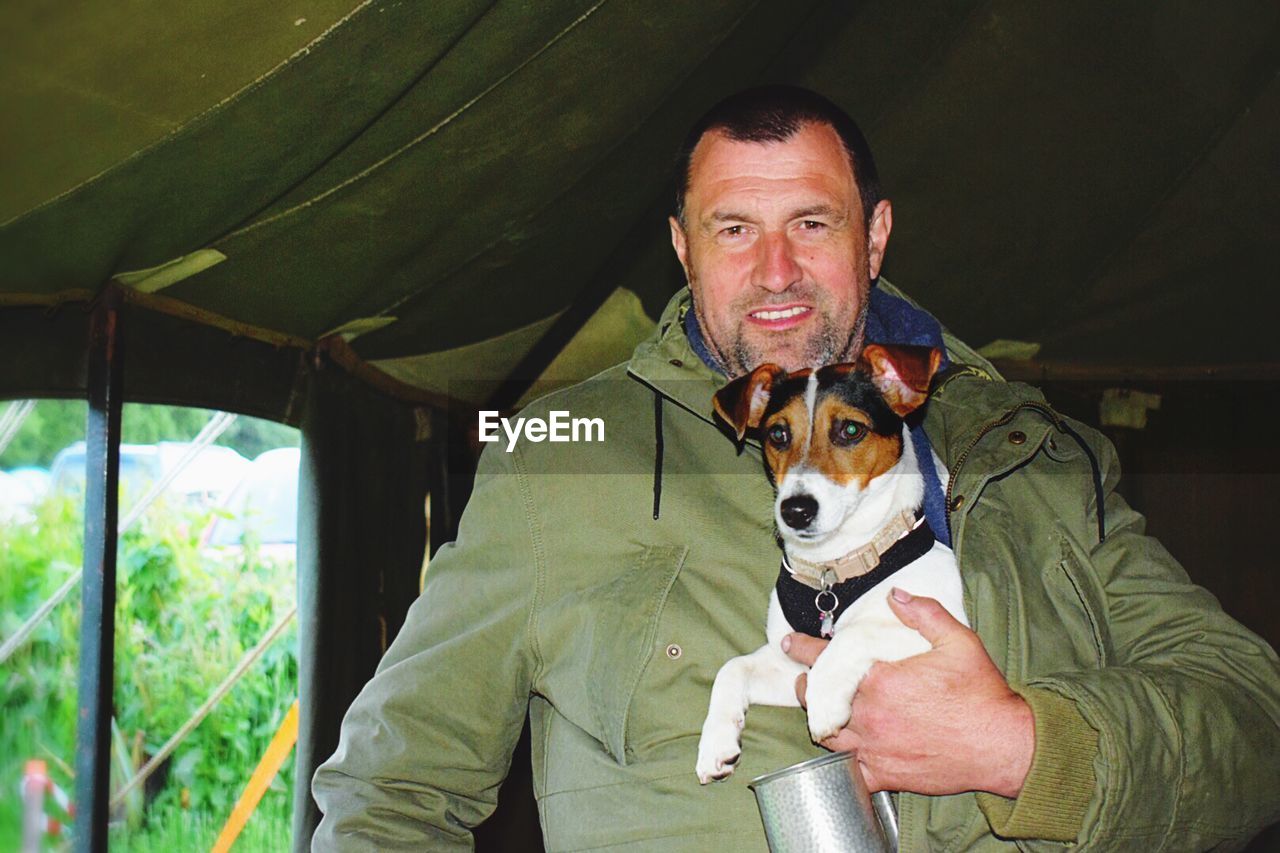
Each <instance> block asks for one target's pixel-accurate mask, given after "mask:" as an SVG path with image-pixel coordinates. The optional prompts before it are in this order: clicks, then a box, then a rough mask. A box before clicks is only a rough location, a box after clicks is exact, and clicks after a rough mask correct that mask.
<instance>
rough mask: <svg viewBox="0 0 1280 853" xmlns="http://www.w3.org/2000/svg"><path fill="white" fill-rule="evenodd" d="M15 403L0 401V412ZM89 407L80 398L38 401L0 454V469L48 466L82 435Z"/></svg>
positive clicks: (80, 438) (82, 436)
mask: <svg viewBox="0 0 1280 853" xmlns="http://www.w3.org/2000/svg"><path fill="white" fill-rule="evenodd" d="M16 405H17V403H16V402H15V403H0V412H4V411H6V410H7V408H8V407H9V406H16ZM88 415H89V406H88V404H87V403H85V401H84V400H41V401H40V402H38V403H37V404H36V407H35V408H34V409H33V410H32V411H31V414H29V415H28V416H27V419H26V421H24V422H23V424H22V429H20V430H18V434H17V435H15V436H14V437H13V441H11V442H9V446H8V447H6V448H5V449H4V452H3V453H0V469H4V470H8V469H10V468H19V467H22V466H23V465H38V466H40V467H41V468H48V467H49V463H50V462H52V461H53V457H54V456H57V455H58V451H59V450H61V449H62V448H64V447H66V446H67V445H68V444H71V443H72V442H75V441H80V440H82V439H83V438H84V425H85V420H86V418H87V417H88Z"/></svg>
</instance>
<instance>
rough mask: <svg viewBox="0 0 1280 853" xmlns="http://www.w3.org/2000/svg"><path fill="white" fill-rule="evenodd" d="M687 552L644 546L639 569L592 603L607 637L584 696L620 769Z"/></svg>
mask: <svg viewBox="0 0 1280 853" xmlns="http://www.w3.org/2000/svg"><path fill="white" fill-rule="evenodd" d="M687 553H688V549H687V548H679V547H674V546H649V547H646V548H645V549H644V551H643V553H642V554H641V555H640V557H639V560H638V564H637V565H635V566H634V567H633V568H632V570H630V571H627V572H624V573H623V574H622V575H621V576H620V577H618V578H616V579H614V580H612V581H611V582H610V584H609V588H608V589H607V590H603V591H602V593H601V594H600V595H598V596H594V598H593V601H592V605H591V606H592V608H593V609H594V611H595V612H594V613H593V616H592V618H593V620H594V621H595V623H596V624H598V625H603V626H608V637H607V638H605V641H603V642H596V643H593V645H592V648H591V650H590V656H589V658H588V661H587V666H586V683H585V685H584V692H585V695H586V699H587V705H588V707H589V708H590V713H591V715H592V716H593V717H594V723H595V726H596V730H597V731H598V732H600V734H601V737H602V742H603V743H604V746H605V748H606V749H607V750H608V751H609V754H610V755H612V756H613V758H614V760H615V761H617V762H618V763H619V764H626V763H627V762H626V755H627V717H628V711H629V709H630V707H631V701H632V698H633V696H634V695H635V692H636V686H637V685H638V684H639V683H640V677H641V675H643V673H644V671H645V668H646V667H647V666H648V665H649V661H650V659H651V658H652V657H653V654H654V648H655V645H654V638H655V636H656V635H657V631H658V623H659V621H660V619H661V617H662V609H663V607H664V606H665V604H666V601H667V595H668V593H670V592H671V586H672V584H673V583H674V582H675V579H676V576H677V575H679V574H680V568H681V566H683V565H684V560H685V556H686V555H687Z"/></svg>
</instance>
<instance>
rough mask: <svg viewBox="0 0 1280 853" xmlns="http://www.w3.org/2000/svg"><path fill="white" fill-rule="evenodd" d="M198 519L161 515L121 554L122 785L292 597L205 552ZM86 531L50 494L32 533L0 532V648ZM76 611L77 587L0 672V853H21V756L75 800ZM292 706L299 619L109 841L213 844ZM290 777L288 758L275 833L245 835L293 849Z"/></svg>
mask: <svg viewBox="0 0 1280 853" xmlns="http://www.w3.org/2000/svg"><path fill="white" fill-rule="evenodd" d="M207 520H208V519H207V516H199V515H192V514H190V513H188V512H181V511H178V510H176V509H173V508H166V507H164V506H163V505H157V506H155V507H152V509H150V510H149V511H148V513H147V515H146V516H144V518H143V519H142V520H141V521H140V522H139V524H137V525H135V526H134V528H133V529H131V530H130V531H129V532H127V533H126V534H125V535H124V536H123V537H122V539H121V542H120V548H119V557H118V560H117V575H118V577H117V606H116V631H115V641H116V652H115V661H116V663H115V678H116V687H115V703H114V709H115V724H116V729H117V732H118V741H117V748H116V750H115V752H116V754H117V759H118V760H120V761H122V762H123V763H126V764H128V765H130V767H129V769H128V772H129V774H130V775H132V774H133V773H134V772H136V769H137V768H138V767H139V766H141V764H142V763H144V762H145V761H146V760H147V757H148V756H150V755H152V754H154V753H155V752H156V751H157V750H158V749H159V748H160V747H161V745H162V744H164V742H165V741H167V740H168V739H169V737H170V736H171V735H172V734H173V733H174V732H176V731H177V730H178V728H179V727H180V726H182V724H183V723H184V722H186V721H187V719H188V718H189V717H190V716H191V714H192V713H193V712H194V711H195V710H196V709H197V708H198V707H199V706H200V705H201V704H202V703H203V702H204V701H205V699H206V698H207V697H208V696H209V695H210V694H211V693H212V692H213V690H214V688H215V687H216V686H217V685H218V684H219V683H220V682H221V681H222V680H223V679H224V678H225V677H226V676H227V675H228V674H229V673H230V672H231V670H232V669H233V668H234V667H235V665H236V664H237V663H238V662H239V661H240V659H241V658H242V657H243V656H244V654H245V653H246V652H247V651H248V650H249V649H251V648H252V647H253V646H254V645H256V644H257V642H258V641H259V640H260V639H261V638H262V637H263V636H264V635H265V634H266V632H267V631H268V630H269V629H270V628H271V627H272V626H273V625H274V624H275V623H276V622H277V620H279V619H280V618H281V617H282V616H283V615H284V614H285V613H287V612H288V610H289V609H290V608H291V607H292V606H293V602H294V601H295V598H296V596H295V592H294V589H295V570H294V566H293V564H292V562H290V561H286V560H280V559H277V560H271V559H266V558H264V557H263V556H262V555H261V554H259V553H257V551H256V550H255V549H253V548H252V547H249V548H246V549H244V550H243V551H232V552H226V553H223V554H221V555H214V556H213V557H212V558H211V556H210V555H208V554H204V555H202V554H201V553H200V548H199V544H198V540H199V533H200V531H201V530H202V529H203V527H204V526H205V522H206V521H207ZM82 531H83V523H82V520H81V517H80V507H79V506H78V505H77V504H76V503H75V502H73V501H71V500H68V499H66V498H59V497H54V498H51V499H49V500H46V501H45V502H44V503H42V504H41V505H39V507H38V508H37V512H36V522H35V523H34V524H30V525H23V526H10V527H0V638H7V637H10V636H12V635H13V633H14V632H15V631H16V630H17V629H18V627H19V626H20V625H21V624H22V622H23V621H24V620H25V619H26V618H27V617H28V616H29V615H30V614H31V613H32V612H34V611H35V610H36V608H37V607H39V606H40V604H41V603H42V602H44V601H45V600H47V599H48V597H49V596H51V595H52V594H53V593H54V591H55V590H57V589H58V587H59V586H61V584H62V583H63V582H64V581H65V580H66V578H68V577H69V576H70V575H71V574H72V573H74V572H75V571H77V570H78V569H79V566H80V562H81V539H82ZM79 602H80V594H79V590H78V589H77V590H76V591H74V592H72V594H71V595H69V596H68V597H67V599H66V600H65V601H64V602H63V603H62V604H60V605H59V606H58V607H57V608H56V609H55V610H54V611H53V612H52V613H51V614H50V616H49V618H48V619H46V620H45V622H44V623H43V624H42V625H41V626H40V628H39V629H38V630H37V631H36V632H35V633H34V634H33V635H32V636H31V638H30V639H29V640H28V641H27V643H26V644H25V645H24V646H23V647H22V648H20V649H19V650H18V651H17V652H16V653H15V654H14V655H13V657H11V658H10V659H9V660H8V661H6V662H5V663H4V664H3V666H2V668H0V684H2V685H3V689H2V690H0V694H2V695H0V715H2V717H0V718H2V719H3V721H4V722H3V726H2V728H0V849H6V850H7V849H17V847H18V845H19V839H20V833H21V803H20V801H19V799H18V796H17V788H18V785H17V780H18V779H20V778H21V773H22V767H23V763H24V762H25V761H26V759H28V758H43V759H45V760H46V761H47V762H48V765H49V772H50V775H51V776H52V777H53V779H54V781H55V782H57V783H58V784H59V785H61V786H62V787H63V788H64V789H66V790H67V791H68V792H70V791H71V790H72V788H73V781H72V778H71V776H72V767H71V765H73V764H74V760H73V756H74V754H75V720H76V685H77V679H78V675H77V668H76V667H77V655H76V650H77V648H78V646H79V627H80V618H79V611H80V606H79ZM296 695H297V630H296V620H295V622H294V623H293V624H291V625H290V627H289V628H287V629H286V630H285V632H284V634H283V635H282V636H281V637H280V638H279V639H277V641H276V642H275V643H274V644H273V645H272V646H271V648H269V649H268V650H267V652H266V653H265V654H264V655H263V656H262V658H261V659H259V660H258V661H257V662H256V663H254V664H253V666H252V667H250V669H249V670H248V671H247V672H246V674H245V676H244V677H243V678H242V679H241V680H240V681H239V682H238V683H237V684H236V686H235V687H234V688H232V690H231V691H230V692H229V693H228V694H227V695H226V697H225V698H224V699H223V700H222V701H221V702H220V703H219V704H218V705H217V707H215V708H214V709H213V711H212V712H211V713H210V714H209V716H208V717H206V718H205V720H204V721H203V722H201V723H200V725H199V726H197V727H196V728H195V729H194V730H193V731H192V732H191V734H190V735H188V736H187V737H186V738H185V740H184V741H183V742H182V744H181V745H180V746H179V747H178V748H177V750H176V751H175V752H174V754H173V756H172V758H171V760H170V762H168V763H167V765H164V766H162V767H161V769H160V770H158V771H157V773H156V774H155V776H153V777H152V779H151V780H149V782H148V785H147V793H146V799H147V806H146V809H145V811H139V812H137V814H136V816H135V818H134V820H133V823H134V825H133V826H129V827H127V828H122V830H121V832H124V833H126V834H125V835H124V836H121V837H120V838H118V839H117V838H116V837H115V836H114V835H113V842H115V843H119V842H121V841H124V840H125V839H126V838H127V839H128V841H127V844H125V847H126V848H127V849H161V848H162V847H165V846H166V845H165V843H164V841H163V839H174V838H185V839H186V843H184V845H183V846H184V847H198V846H203V847H208V846H209V845H210V844H212V842H213V839H214V838H215V837H216V835H217V833H218V831H219V830H220V829H221V826H222V824H223V822H224V821H225V819H226V817H227V815H228V814H229V813H230V810H231V807H232V806H233V805H234V803H235V801H236V798H237V797H238V796H239V795H240V792H241V790H242V789H243V787H244V784H245V783H246V782H247V781H248V779H249V776H250V774H251V773H252V772H253V769H254V767H255V766H256V765H257V762H258V760H259V758H260V757H261V755H262V753H263V751H264V750H265V748H266V746H267V743H268V742H269V741H270V739H271V737H272V735H273V734H274V733H275V730H276V728H277V727H278V726H279V725H280V723H281V721H282V719H283V717H284V714H285V712H286V711H287V710H288V708H289V705H290V704H291V703H292V701H293V699H294V698H295V696H296ZM121 753H123V755H121ZM292 778H293V773H292V758H290V760H289V761H288V762H286V765H285V767H284V768H283V769H282V771H281V774H280V775H279V776H278V777H277V779H276V781H275V782H274V783H273V785H272V790H270V791H268V793H267V795H266V797H264V799H263V802H262V804H261V806H260V807H259V811H260V812H262V813H264V814H263V815H259V816H257V817H263V816H269V817H271V819H272V820H274V821H275V822H276V823H277V824H279V823H280V822H283V827H280V826H275V827H274V828H270V829H267V830H265V833H266V834H265V835H263V832H264V830H262V829H261V828H260V829H258V830H255V831H254V833H255V835H257V836H258V837H265V838H274V839H276V840H277V841H278V839H279V838H288V821H289V815H290V811H291V799H292ZM184 791H185V792H186V793H185V794H184ZM139 804H140V802H139ZM117 818H119V819H121V820H122V821H123V818H124V816H123V815H113V820H115V819H117ZM259 822H260V821H258V820H257V818H255V821H254V823H259ZM252 825H253V824H251V826H252ZM281 833H283V834H281ZM148 838H152V841H148V840H147V839H148ZM244 841H249V839H248V838H245V839H244ZM247 846H248V845H247V844H245V843H241V844H238V846H237V849H243V848H245V847H247ZM278 846H279V845H278V844H276V843H275V842H271V848H269V849H274V848H276V847H278ZM169 849H172V847H171V846H170V847H169Z"/></svg>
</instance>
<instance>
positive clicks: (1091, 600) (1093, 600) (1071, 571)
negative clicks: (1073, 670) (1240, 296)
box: [1058, 538, 1111, 668]
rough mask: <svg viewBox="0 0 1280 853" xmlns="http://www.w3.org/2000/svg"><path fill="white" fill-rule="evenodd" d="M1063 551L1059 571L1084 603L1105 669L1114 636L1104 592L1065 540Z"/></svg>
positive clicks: (1094, 642) (1081, 604)
mask: <svg viewBox="0 0 1280 853" xmlns="http://www.w3.org/2000/svg"><path fill="white" fill-rule="evenodd" d="M1061 547H1062V561H1061V563H1059V566H1058V568H1059V571H1060V572H1061V574H1062V576H1063V577H1064V578H1065V579H1066V582H1067V583H1068V584H1069V585H1070V587H1071V589H1072V591H1073V592H1074V593H1075V596H1076V598H1077V599H1078V600H1079V601H1080V606H1081V608H1083V610H1084V615H1085V617H1086V619H1087V620H1088V623H1089V631H1090V633H1091V635H1092V638H1093V645H1094V649H1095V651H1096V654H1097V664H1098V667H1099V668H1101V667H1104V666H1106V665H1107V662H1108V660H1109V659H1110V649H1111V634H1110V632H1109V630H1108V629H1107V621H1108V620H1107V611H1106V604H1105V603H1104V601H1103V597H1102V590H1100V589H1099V588H1098V584H1097V581H1095V580H1094V578H1093V576H1092V574H1091V573H1090V572H1089V571H1088V570H1087V569H1086V568H1085V566H1084V565H1083V564H1082V563H1081V562H1080V559H1079V558H1078V557H1077V556H1076V553H1075V550H1074V549H1073V548H1072V547H1071V544H1070V543H1069V542H1068V541H1067V540H1066V539H1065V538H1064V539H1062V540H1061Z"/></svg>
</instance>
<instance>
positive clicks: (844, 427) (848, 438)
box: [832, 421, 867, 444]
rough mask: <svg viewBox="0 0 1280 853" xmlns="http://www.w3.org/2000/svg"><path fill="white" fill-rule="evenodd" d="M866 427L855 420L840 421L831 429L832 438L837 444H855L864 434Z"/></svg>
mask: <svg viewBox="0 0 1280 853" xmlns="http://www.w3.org/2000/svg"><path fill="white" fill-rule="evenodd" d="M866 432H867V428H866V427H865V426H863V425H862V424H860V423H858V422H857V421H840V422H839V423H837V424H836V428H835V429H834V430H833V433H834V434H833V435H832V438H834V439H835V441H836V443H838V444H855V443H857V442H859V441H861V440H862V437H863V436H864V435H866Z"/></svg>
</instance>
